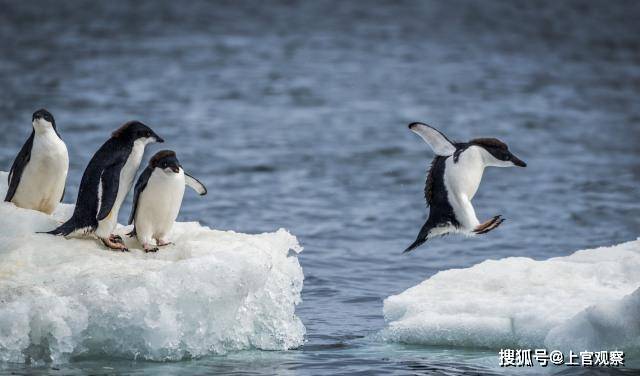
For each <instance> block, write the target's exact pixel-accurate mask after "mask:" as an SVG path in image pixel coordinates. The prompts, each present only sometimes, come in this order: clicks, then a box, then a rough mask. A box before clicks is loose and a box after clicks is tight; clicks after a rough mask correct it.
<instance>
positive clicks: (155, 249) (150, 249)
mask: <svg viewBox="0 0 640 376" xmlns="http://www.w3.org/2000/svg"><path fill="white" fill-rule="evenodd" d="M149 252H158V247H153V248H145V249H144V253H149Z"/></svg>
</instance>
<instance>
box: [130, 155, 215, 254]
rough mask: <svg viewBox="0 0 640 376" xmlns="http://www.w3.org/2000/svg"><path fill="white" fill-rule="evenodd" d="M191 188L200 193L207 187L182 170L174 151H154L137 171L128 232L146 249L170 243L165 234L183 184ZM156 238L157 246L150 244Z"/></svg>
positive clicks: (181, 195)
mask: <svg viewBox="0 0 640 376" xmlns="http://www.w3.org/2000/svg"><path fill="white" fill-rule="evenodd" d="M185 184H186V185H188V186H190V187H191V188H193V189H194V190H195V191H196V192H198V194H200V196H204V195H206V194H207V189H206V188H205V186H204V185H203V184H202V183H200V182H199V181H198V180H197V179H196V178H194V177H193V176H191V175H189V174H187V173H186V172H184V170H183V168H182V166H181V165H180V162H178V158H177V157H176V153H175V152H173V151H171V150H162V151H159V152H158V153H156V155H154V156H153V157H152V158H151V160H150V161H149V165H148V166H147V168H145V170H144V171H143V172H142V174H140V177H139V178H138V182H137V183H136V188H135V191H134V193H133V207H132V210H131V216H130V217H129V224H131V223H134V221H135V224H134V227H133V231H131V232H130V233H129V234H128V235H129V236H134V235H135V236H136V237H137V238H138V241H139V242H140V243H141V244H142V247H143V248H144V251H145V252H156V251H158V247H161V246H164V245H168V244H171V243H170V242H169V241H167V239H166V236H167V235H168V234H169V232H171V228H172V227H173V223H174V222H175V220H176V218H177V217H178V212H179V211H180V205H181V204H182V197H183V196H184V186H185ZM154 240H155V243H156V246H153V241H154Z"/></svg>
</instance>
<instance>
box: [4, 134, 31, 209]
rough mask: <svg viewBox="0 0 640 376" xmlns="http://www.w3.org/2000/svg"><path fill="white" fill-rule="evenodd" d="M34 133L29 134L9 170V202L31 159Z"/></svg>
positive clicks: (6, 199)
mask: <svg viewBox="0 0 640 376" xmlns="http://www.w3.org/2000/svg"><path fill="white" fill-rule="evenodd" d="M34 133H35V132H31V136H29V138H28V139H27V142H25V143H24V145H22V148H21V149H20V151H19V152H18V155H17V156H16V159H15V160H14V161H13V164H12V165H11V170H9V188H8V189H7V195H6V196H5V198H4V200H5V201H7V202H9V201H11V200H12V199H13V196H14V195H15V194H16V190H17V189H18V184H20V178H21V177H22V172H23V171H24V168H25V167H26V166H27V163H29V161H30V160H31V148H32V147H33V137H34Z"/></svg>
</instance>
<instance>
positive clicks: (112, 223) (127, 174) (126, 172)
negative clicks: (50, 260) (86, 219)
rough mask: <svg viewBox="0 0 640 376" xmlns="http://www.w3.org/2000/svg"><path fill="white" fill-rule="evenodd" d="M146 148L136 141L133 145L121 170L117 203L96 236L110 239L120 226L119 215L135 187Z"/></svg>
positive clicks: (102, 222)
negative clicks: (118, 225) (135, 180)
mask: <svg viewBox="0 0 640 376" xmlns="http://www.w3.org/2000/svg"><path fill="white" fill-rule="evenodd" d="M144 147H145V144H144V143H142V142H140V141H135V142H134V143H133V148H132V149H131V154H129V158H127V162H126V163H125V164H124V166H123V167H122V169H121V170H120V179H119V182H118V195H117V196H116V201H115V202H114V203H113V207H112V208H111V212H110V213H109V215H108V216H107V217H106V218H105V219H103V220H101V221H99V222H98V228H97V229H96V235H98V236H99V237H101V238H106V237H108V236H109V235H110V234H111V233H112V232H113V230H114V229H115V228H116V225H117V224H118V213H120V208H121V207H122V203H123V202H124V200H125V198H127V194H128V193H129V191H130V190H131V186H132V185H133V179H134V178H135V176H136V172H137V171H138V167H140V162H141V161H142V156H143V155H144Z"/></svg>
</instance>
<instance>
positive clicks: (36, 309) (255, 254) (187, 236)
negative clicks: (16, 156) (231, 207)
mask: <svg viewBox="0 0 640 376" xmlns="http://www.w3.org/2000/svg"><path fill="white" fill-rule="evenodd" d="M6 180H7V174H6V173H5V172H0V195H1V196H2V197H4V195H5V192H6V188H7V186H6ZM72 211H73V206H72V205H59V207H58V210H56V212H55V213H54V214H53V216H48V215H45V214H43V213H40V212H36V211H32V210H26V209H20V208H17V207H16V206H14V205H13V204H10V203H5V202H2V203H0V362H36V363H37V362H49V361H52V362H54V363H64V362H68V361H69V360H71V359H74V358H82V357H93V356H101V357H104V356H106V357H118V358H128V359H148V360H158V361H162V360H180V359H185V358H192V357H199V356H203V355H208V354H223V353H226V352H228V351H232V350H242V349H250V348H254V349H263V350H285V349H291V348H295V347H298V346H300V345H301V344H302V343H303V338H304V334H305V328H304V326H303V324H302V322H301V321H300V319H299V318H298V317H297V316H296V314H295V307H296V305H297V304H298V303H300V301H301V298H300V292H301V290H302V283H303V278H304V277H303V274H302V268H301V267H300V264H299V263H298V259H297V253H298V252H300V251H301V250H302V249H301V247H300V246H299V244H298V241H297V239H296V238H295V236H293V235H291V234H289V233H288V232H287V231H286V230H283V229H280V230H278V231H277V232H275V233H264V234H259V235H247V234H240V233H235V232H233V231H216V230H212V229H209V228H207V227H203V226H201V225H199V224H198V223H195V222H191V223H176V225H175V227H174V229H173V233H172V235H171V241H173V242H174V243H175V244H174V245H170V246H167V247H163V248H161V249H160V251H159V252H157V253H149V254H145V253H144V252H143V251H141V249H140V248H141V247H140V245H139V244H138V243H137V242H135V240H127V244H128V245H129V246H130V247H132V248H131V252H130V253H121V252H113V251H109V250H107V249H106V248H105V247H104V246H102V245H101V244H100V243H98V241H97V240H94V239H65V238H63V237H54V236H51V235H47V234H36V233H35V232H37V231H48V230H51V229H53V228H54V227H55V226H56V225H57V223H58V221H62V220H63V219H66V218H68V217H69V216H70V215H71V213H72ZM127 229H128V227H127V228H125V227H122V226H119V227H118V229H117V230H116V232H117V233H119V234H121V235H123V234H124V233H126V230H127ZM134 248H136V249H134Z"/></svg>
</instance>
